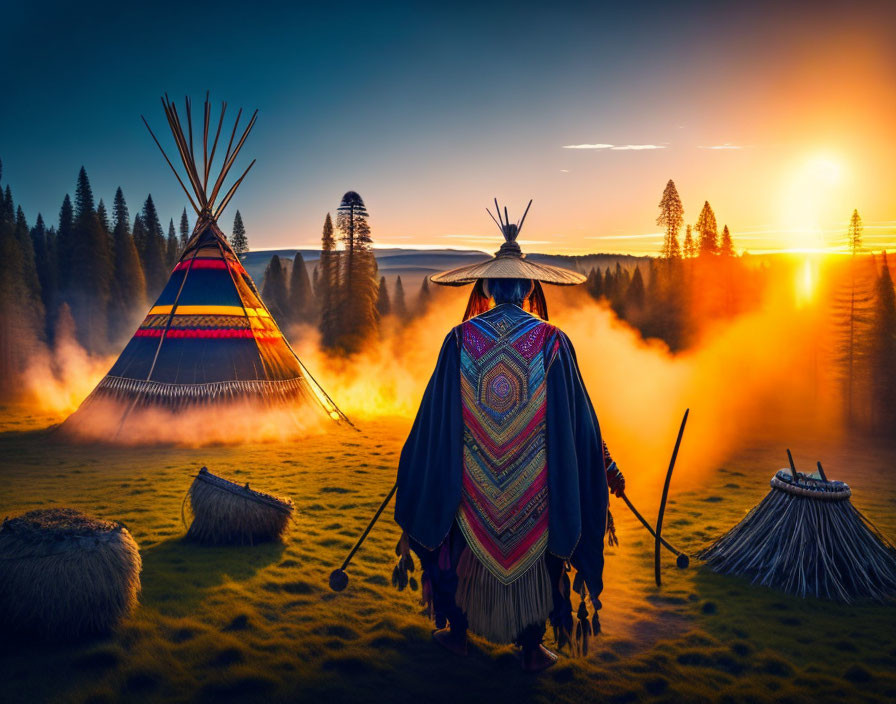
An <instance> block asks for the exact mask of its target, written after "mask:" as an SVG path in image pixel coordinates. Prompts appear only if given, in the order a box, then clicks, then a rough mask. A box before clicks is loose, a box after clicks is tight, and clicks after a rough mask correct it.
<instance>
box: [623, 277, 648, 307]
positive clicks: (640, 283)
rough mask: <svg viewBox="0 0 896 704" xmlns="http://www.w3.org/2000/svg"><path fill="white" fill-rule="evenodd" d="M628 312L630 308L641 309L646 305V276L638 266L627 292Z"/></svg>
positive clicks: (626, 304) (626, 303)
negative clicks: (642, 274)
mask: <svg viewBox="0 0 896 704" xmlns="http://www.w3.org/2000/svg"><path fill="white" fill-rule="evenodd" d="M625 306H626V313H628V312H629V311H628V309H630V308H634V309H635V310H640V309H641V308H643V307H644V277H643V276H641V268H640V267H638V266H636V267H635V273H634V274H633V275H632V280H631V283H630V284H629V285H628V289H627V290H626V292H625Z"/></svg>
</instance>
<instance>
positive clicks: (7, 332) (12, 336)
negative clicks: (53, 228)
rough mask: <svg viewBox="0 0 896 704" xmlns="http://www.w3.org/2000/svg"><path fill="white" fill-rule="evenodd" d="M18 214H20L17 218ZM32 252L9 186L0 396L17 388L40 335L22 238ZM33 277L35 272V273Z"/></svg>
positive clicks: (0, 300)
mask: <svg viewBox="0 0 896 704" xmlns="http://www.w3.org/2000/svg"><path fill="white" fill-rule="evenodd" d="M20 216H21V217H20ZM23 225H24V228H25V229H24V238H27V240H28V249H29V250H31V251H32V261H33V247H32V244H31V233H30V231H29V230H28V227H27V222H25V220H24V213H23V212H22V210H21V208H19V209H18V210H16V209H15V203H14V202H13V199H12V191H11V190H10V188H9V186H7V187H6V191H5V193H4V194H3V198H2V207H0V397H2V398H12V397H13V396H15V394H16V393H17V392H18V391H20V378H19V375H20V374H21V372H22V371H24V370H25V368H26V366H27V364H28V362H29V358H30V355H31V353H32V351H33V350H34V348H35V346H36V345H37V344H38V341H39V340H40V338H41V337H42V336H43V329H44V321H43V318H42V316H41V308H42V303H41V302H40V301H39V300H37V301H36V302H35V303H36V305H32V300H33V299H32V295H33V291H32V290H31V289H30V288H29V285H28V283H27V282H26V279H27V278H28V274H27V273H26V266H25V254H24V253H23V251H22V250H23V248H22V246H21V240H22V239H23V237H22V236H21V234H20V233H19V232H18V231H19V230H21V228H22V226H23ZM35 276H36V272H35Z"/></svg>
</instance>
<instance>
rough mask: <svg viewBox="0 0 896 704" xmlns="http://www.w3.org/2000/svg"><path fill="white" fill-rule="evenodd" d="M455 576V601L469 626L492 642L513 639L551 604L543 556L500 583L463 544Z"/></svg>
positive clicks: (541, 620)
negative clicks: (516, 574)
mask: <svg viewBox="0 0 896 704" xmlns="http://www.w3.org/2000/svg"><path fill="white" fill-rule="evenodd" d="M457 577H458V585H457V605H458V606H459V607H460V608H461V609H462V610H463V611H464V612H465V613H466V615H467V621H468V623H469V627H470V630H471V631H473V632H474V633H477V634H479V635H480V636H482V637H483V638H487V639H488V640H490V641H492V642H493V643H513V642H514V641H515V640H516V638H517V636H519V634H520V633H521V632H522V631H523V629H524V628H526V627H527V626H530V625H532V624H533V623H544V622H545V621H546V620H547V618H548V616H549V615H550V613H551V609H552V608H553V591H552V586H551V578H550V576H549V575H548V570H547V566H546V564H545V559H544V557H542V558H541V559H539V560H538V561H536V562H535V563H534V564H533V565H532V567H530V568H529V570H527V571H526V572H525V573H524V574H523V575H522V576H521V577H519V578H518V579H517V580H516V581H514V582H512V583H511V584H502V583H501V582H500V581H499V580H498V579H497V578H496V577H495V576H494V575H493V574H492V573H491V572H489V571H488V569H486V567H485V566H484V565H483V564H482V563H481V562H480V561H479V560H478V559H476V557H475V556H474V555H473V553H472V552H471V551H470V549H469V548H467V549H465V550H464V551H463V553H462V554H461V557H460V562H459V564H458V566H457Z"/></svg>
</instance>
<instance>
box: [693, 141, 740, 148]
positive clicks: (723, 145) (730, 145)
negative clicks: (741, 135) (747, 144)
mask: <svg viewBox="0 0 896 704" xmlns="http://www.w3.org/2000/svg"><path fill="white" fill-rule="evenodd" d="M697 149H744V147H743V146H741V145H739V144H728V143H727V142H726V143H725V144H713V145H712V146H707V147H703V146H700V147H697Z"/></svg>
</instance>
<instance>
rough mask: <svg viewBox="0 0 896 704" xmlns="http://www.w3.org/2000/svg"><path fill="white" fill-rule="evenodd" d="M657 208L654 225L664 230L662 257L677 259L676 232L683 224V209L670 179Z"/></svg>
mask: <svg viewBox="0 0 896 704" xmlns="http://www.w3.org/2000/svg"><path fill="white" fill-rule="evenodd" d="M659 208H660V214H659V217H658V218H657V219H656V224H657V225H660V226H662V227H664V228H665V229H666V234H665V237H664V239H663V254H662V256H663V258H664V259H678V258H679V257H681V250H680V249H679V247H678V231H679V230H680V229H681V224H682V222H684V208H683V207H682V205H681V198H679V197H678V191H677V190H676V188H675V182H674V181H673V180H672V179H671V178H670V179H669V182H668V183H667V184H666V188H665V190H664V191H663V197H662V198H661V199H660V204H659Z"/></svg>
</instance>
